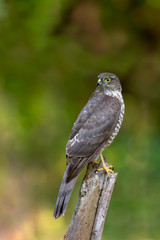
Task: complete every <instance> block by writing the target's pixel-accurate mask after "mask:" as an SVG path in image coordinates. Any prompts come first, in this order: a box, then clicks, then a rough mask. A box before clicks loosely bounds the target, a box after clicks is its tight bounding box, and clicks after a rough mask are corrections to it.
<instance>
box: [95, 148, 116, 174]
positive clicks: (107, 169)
mask: <svg viewBox="0 0 160 240" xmlns="http://www.w3.org/2000/svg"><path fill="white" fill-rule="evenodd" d="M99 156H100V158H101V161H102V164H103V168H99V169H97V171H98V172H99V171H102V170H105V171H106V173H107V176H109V173H114V171H113V170H111V169H113V166H109V167H107V166H106V164H105V161H104V158H103V155H102V153H101V152H100V154H99Z"/></svg>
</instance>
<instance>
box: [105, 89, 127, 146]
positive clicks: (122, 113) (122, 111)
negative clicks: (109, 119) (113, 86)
mask: <svg viewBox="0 0 160 240" xmlns="http://www.w3.org/2000/svg"><path fill="white" fill-rule="evenodd" d="M106 94H107V95H108V96H111V97H116V98H118V100H119V101H120V103H121V111H120V115H119V119H118V121H117V125H116V127H115V129H114V131H113V132H112V134H111V136H110V137H109V139H108V140H107V142H106V146H105V147H107V146H109V145H110V144H111V143H112V142H113V139H114V138H115V136H116V135H117V134H118V132H119V129H120V127H121V125H122V122H123V116H124V111H125V105H124V101H123V97H122V94H121V92H119V91H113V92H111V91H110V92H106Z"/></svg>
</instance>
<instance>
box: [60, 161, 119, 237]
mask: <svg viewBox="0 0 160 240" xmlns="http://www.w3.org/2000/svg"><path fill="white" fill-rule="evenodd" d="M107 165H108V164H107ZM100 167H102V166H101V164H100V166H98V167H94V166H93V165H92V163H90V164H89V165H88V168H87V172H86V175H85V177H84V179H83V182H82V186H81V190H80V194H79V198H78V201H77V204H76V207H75V210H74V213H73V217H72V221H71V224H70V226H69V228H68V230H67V232H66V234H65V236H64V239H65V240H101V238H102V232H103V228H104V223H105V218H106V215H107V210H108V207H109V202H110V199H111V196H112V191H113V188H114V185H115V182H116V178H117V175H118V173H115V174H109V177H107V174H106V172H105V171H101V172H96V170H97V169H98V168H100Z"/></svg>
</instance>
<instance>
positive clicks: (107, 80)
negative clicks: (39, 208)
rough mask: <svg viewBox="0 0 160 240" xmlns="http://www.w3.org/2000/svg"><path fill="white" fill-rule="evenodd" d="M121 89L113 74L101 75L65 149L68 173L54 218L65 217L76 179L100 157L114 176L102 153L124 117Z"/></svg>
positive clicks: (62, 185) (60, 192)
mask: <svg viewBox="0 0 160 240" xmlns="http://www.w3.org/2000/svg"><path fill="white" fill-rule="evenodd" d="M121 91H122V88H121V84H120V81H119V79H118V77H117V76H116V75H115V74H112V73H101V74H99V75H98V82H97V88H96V90H95V91H94V93H93V94H92V96H91V97H90V99H89V101H88V103H87V104H86V105H85V107H84V108H83V109H82V111H81V112H80V114H79V116H78V118H77V120H76V121H75V123H74V125H73V128H72V130H71V133H70V137H69V140H68V142H67V145H66V159H67V164H66V170H65V173H64V176H63V179H62V183H61V187H60V190H59V195H58V198H57V202H56V207H55V210H54V217H55V218H58V217H59V216H61V215H64V213H65V210H66V207H67V204H68V201H69V199H70V196H71V193H72V190H73V188H74V185H75V182H76V179H77V176H78V174H79V173H80V171H81V170H82V169H83V168H84V167H85V165H86V164H87V163H89V162H90V161H93V162H95V161H96V160H97V159H98V157H99V156H100V158H101V161H102V164H103V168H101V169H98V170H105V171H106V172H107V174H108V173H109V172H113V171H112V170H111V167H107V166H106V165H105V162H104V159H103V156H102V151H103V150H104V149H105V148H106V147H107V146H109V145H110V144H111V143H112V141H113V139H114V138H115V136H116V135H117V133H118V131H119V129H120V127H121V123H122V120H123V115H124V101H123V97H122V94H121Z"/></svg>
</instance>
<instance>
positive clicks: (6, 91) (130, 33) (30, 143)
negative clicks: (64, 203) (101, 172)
mask: <svg viewBox="0 0 160 240" xmlns="http://www.w3.org/2000/svg"><path fill="white" fill-rule="evenodd" d="M159 25H160V1H159V0H152V1H149V0H135V1H129V0H108V1H104V0H99V1H89V0H88V1H87V0H85V1H78V0H77V1H73V0H67V1H64V0H46V1H43V0H27V1H24V0H14V1H11V0H8V1H5V0H0V36H1V38H0V52H1V58H0V116H1V117H0V136H1V138H0V156H1V157H0V164H1V168H0V194H1V198H0V209H1V213H0V225H1V231H0V239H5V240H8V239H12V240H25V239H27V240H28V239H29V240H30V239H31V240H35V239H39V240H40V239H45V240H51V239H55V240H56V239H62V238H63V235H64V233H65V231H66V229H67V226H68V225H69V223H70V220H71V216H72V213H73V210H74V207H75V203H76V199H77V195H78V192H79V185H80V182H81V179H82V177H83V174H81V176H80V179H79V182H78V184H77V187H76V189H75V191H74V193H73V196H72V198H71V201H70V203H69V206H68V209H67V211H66V215H65V217H64V218H61V219H58V220H56V221H55V220H54V219H52V213H53V207H54V204H55V201H56V197H57V194H58V189H59V186H60V182H61V179H62V176H63V172H64V169H65V144H66V142H67V139H68V136H69V133H70V130H71V127H72V125H73V122H74V121H75V119H76V117H77V115H78V113H79V112H80V110H81V109H82V107H83V106H84V105H85V103H86V102H87V100H88V98H89V97H90V95H91V93H92V92H93V91H94V89H95V87H96V81H97V74H99V73H100V72H104V71H109V72H114V73H115V74H117V75H118V76H119V78H120V79H121V82H122V86H123V95H124V100H125V103H126V114H125V119H124V123H123V127H122V129H121V131H120V133H119V135H118V136H117V138H116V140H115V141H114V143H113V144H112V146H111V147H109V148H108V149H107V150H105V155H106V156H107V158H108V161H109V162H111V163H112V164H113V165H114V166H115V169H116V171H118V172H119V176H118V180H117V184H116V187H115V190H114V193H113V196H112V201H111V204H110V208H109V212H108V216H107V220H106V224H105V229H104V234H103V239H104V240H105V239H108V240H109V239H110V240H117V239H119V240H120V239H123V240H125V239H127V240H156V239H160V224H159V219H160V209H159V202H160V191H159V187H160V174H159V172H160V151H159V146H160V134H159V130H160V124H159V122H160V111H159V109H160V94H159V92H160V67H159V66H160V28H159Z"/></svg>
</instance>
